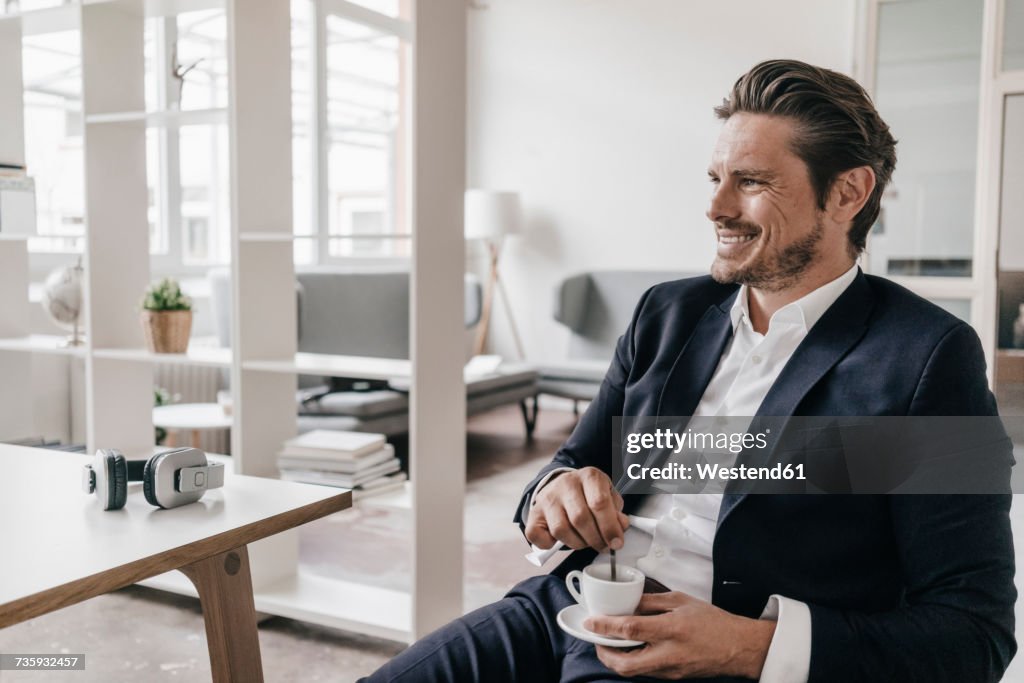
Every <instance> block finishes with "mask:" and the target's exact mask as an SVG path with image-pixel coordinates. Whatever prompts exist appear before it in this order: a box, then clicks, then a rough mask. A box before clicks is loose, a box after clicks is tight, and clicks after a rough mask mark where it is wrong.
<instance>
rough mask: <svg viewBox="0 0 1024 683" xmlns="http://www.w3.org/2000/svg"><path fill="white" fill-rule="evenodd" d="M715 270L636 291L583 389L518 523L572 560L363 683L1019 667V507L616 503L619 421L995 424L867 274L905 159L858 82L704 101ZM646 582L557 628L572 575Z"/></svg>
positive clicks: (957, 325) (887, 501)
mask: <svg viewBox="0 0 1024 683" xmlns="http://www.w3.org/2000/svg"><path fill="white" fill-rule="evenodd" d="M715 111H716V113H717V115H718V116H719V117H720V118H721V119H723V120H724V122H725V123H724V125H723V128H722V131H721V134H720V136H719V139H718V143H717V145H716V146H715V151H714V153H713V155H712V159H711V163H710V166H709V168H708V174H709V177H710V180H711V186H712V191H711V201H710V204H709V208H708V212H707V215H708V218H709V219H710V220H711V222H712V224H713V227H714V234H715V238H716V240H717V253H716V257H715V260H714V263H713V264H712V267H711V276H710V277H699V278H691V279H686V280H679V281H675V282H668V283H663V284H661V285H658V286H656V287H653V288H652V289H650V290H648V291H647V292H646V293H645V294H644V296H643V297H642V298H641V300H640V302H639V303H638V305H637V307H636V311H635V313H634V315H633V318H632V320H631V321H630V323H629V326H628V328H627V329H626V331H625V333H624V334H623V336H622V337H621V338H620V340H619V343H618V345H617V347H616V350H615V355H614V358H613V359H612V362H611V366H610V367H609V369H608V373H607V375H606V377H605V380H604V382H603V384H602V387H601V390H600V392H599V394H598V396H597V398H596V399H595V400H594V401H593V402H592V403H591V405H590V407H589V408H588V410H587V411H586V413H585V414H584V415H583V417H582V418H581V419H580V422H579V424H578V425H577V427H576V429H575V430H574V431H573V434H572V435H571V436H570V437H569V439H568V440H567V441H566V443H565V444H564V445H563V446H562V448H560V449H559V451H558V453H557V454H556V455H555V457H554V459H553V460H552V462H551V463H550V464H549V465H547V466H546V467H545V468H544V469H542V470H541V472H540V473H539V474H538V475H537V477H536V478H535V479H534V480H533V481H532V482H531V483H530V484H529V486H527V489H526V492H525V494H524V497H523V500H522V501H521V504H520V507H519V509H518V511H517V514H516V521H517V522H519V523H520V524H521V525H522V526H523V529H524V532H525V535H526V537H527V539H528V540H530V541H531V542H533V543H535V544H536V545H538V546H540V547H542V548H546V547H551V546H552V545H553V544H554V543H555V542H556V541H560V542H562V543H564V544H565V545H567V546H569V547H570V548H573V549H575V550H576V552H573V553H571V554H570V555H569V557H568V558H566V560H565V561H564V562H563V563H562V564H561V565H560V566H559V567H558V569H556V570H555V572H553V574H551V575H548V576H539V577H534V578H532V579H529V580H527V581H524V582H523V583H521V584H519V585H518V586H516V587H515V588H514V589H513V590H512V591H511V592H510V593H509V594H508V595H507V596H506V597H505V598H504V599H502V600H501V601H499V602H497V603H495V604H493V605H490V606H488V607H485V608H482V609H480V610H477V611H475V612H473V613H471V614H468V615H466V616H465V617H462V618H461V619H458V620H456V621H455V622H453V623H451V624H449V625H448V626H446V627H444V628H442V629H440V630H439V631H437V632H435V633H433V634H431V635H429V636H427V637H426V638H424V639H423V640H421V641H420V642H418V643H416V644H414V645H413V646H412V647H411V648H409V650H407V651H405V652H404V653H402V654H401V655H399V656H398V657H397V658H395V660H393V661H392V662H390V663H389V664H387V665H385V666H384V667H383V668H382V669H381V670H380V671H378V672H377V673H376V674H374V675H373V676H372V677H370V678H369V679H368V680H370V681H488V682H492V681H531V682H532V681H552V682H555V681H558V682H560V683H570V682H580V683H582V682H583V681H623V680H647V679H649V678H656V679H714V680H760V681H762V682H763V683H804V682H807V681H810V682H814V683H818V682H822V683H824V682H827V683H837V682H842V681H862V682H865V683H867V682H871V683H874V682H877V681H901V682H902V681H927V682H928V683H935V682H937V681H949V682H951V683H953V682H956V683H961V682H963V681H971V682H972V683H973V682H980V681H997V680H999V678H1000V677H1001V675H1002V673H1003V671H1004V670H1005V669H1006V666H1007V665H1008V663H1009V661H1010V659H1011V658H1012V656H1013V654H1014V653H1015V651H1016V643H1015V641H1014V636H1013V632H1014V614H1013V606H1014V602H1015V600H1016V592H1015V589H1014V585H1013V573H1014V555H1013V546H1012V539H1011V535H1010V525H1009V517H1008V513H1009V506H1010V497H1009V496H1008V495H958V496H930V495H903V496H897V495H888V496H885V495H861V496H824V495H743V494H738V493H731V492H730V491H729V489H726V491H725V492H724V493H705V494H701V495H668V494H664V495H646V496H640V495H626V496H625V497H624V496H623V495H621V494H620V490H619V489H620V488H621V487H617V486H616V485H615V483H613V482H612V480H611V473H612V461H613V457H615V455H616V454H617V453H618V445H617V444H616V443H615V442H614V438H613V424H612V423H613V420H614V418H615V417H616V416H691V415H692V416H697V417H723V416H751V415H764V416H833V415H834V416H876V415H884V416H900V415H904V416H975V415H982V416H984V415H995V414H996V407H995V401H994V399H993V397H992V394H991V393H990V392H989V390H988V386H987V382H986V377H985V363H984V356H983V353H982V350H981V346H980V343H979V341H978V338H977V336H976V335H975V333H974V332H973V330H972V329H971V328H970V327H969V326H968V325H966V324H965V323H963V322H962V321H960V320H958V319H956V318H955V317H953V316H951V315H949V314H947V313H946V312H944V311H942V310H941V309H939V308H938V307H936V306H934V305H933V304H930V303H928V302H927V301H924V300H923V299H921V298H919V297H917V296H915V295H914V294H912V293H910V292H909V291H907V290H905V289H903V288H901V287H898V286H897V285H895V284H893V283H891V282H889V281H887V280H884V279H882V278H877V277H871V276H867V275H865V274H863V273H862V272H860V270H859V269H858V268H857V266H856V260H857V258H858V256H859V254H860V252H861V251H862V250H863V249H864V246H865V240H866V237H867V233H868V231H869V230H870V228H871V225H872V224H873V223H874V221H875V219H876V218H877V216H878V212H879V206H880V201H881V195H882V191H883V190H884V188H885V186H886V184H887V183H888V181H889V178H890V177H891V175H892V172H893V169H894V167H895V163H896V156H895V141H894V140H893V138H892V136H891V135H890V133H889V130H888V127H887V126H886V124H885V122H884V121H882V119H881V118H880V117H879V115H878V113H877V111H875V109H874V106H873V105H872V103H871V101H870V99H869V98H868V96H867V95H866V94H865V92H864V91H863V89H862V88H861V87H860V86H859V85H857V83H856V82H854V81H853V80H852V79H850V78H848V77H846V76H843V75H841V74H838V73H835V72H832V71H829V70H826V69H821V68H818V67H814V66H811V65H808V64H804V63H801V62H796V61H785V60H775V61H769V62H764V63H762V64H758V65H757V66H755V67H754V68H753V69H751V71H750V72H748V73H747V74H745V75H743V76H742V77H741V78H740V79H739V80H738V81H737V82H736V84H735V86H734V87H733V89H732V92H731V93H730V94H729V97H728V98H727V99H726V100H725V101H724V103H723V104H722V105H721V106H720V107H718V108H716V110H715ZM608 549H615V550H616V551H617V556H618V558H619V561H620V562H623V563H626V564H630V565H634V566H636V567H637V568H639V569H640V570H641V571H643V572H644V574H645V575H646V576H647V577H648V579H649V580H650V582H649V588H650V589H651V591H652V592H651V593H649V594H646V595H644V597H643V599H642V600H641V603H640V606H639V608H638V611H637V615H635V616H629V617H594V618H591V619H589V620H588V621H587V622H586V624H585V626H586V627H587V628H589V629H590V630H591V631H593V632H596V633H599V634H603V635H607V636H615V637H621V638H627V639H631V640H638V641H642V642H643V643H645V645H644V646H643V647H640V648H636V649H616V648H610V647H604V646H597V647H595V646H594V645H591V644H589V643H587V642H584V641H582V640H578V639H576V638H574V637H573V636H571V635H569V634H567V633H565V632H564V631H562V630H561V628H560V627H559V626H558V624H557V621H556V615H557V614H558V613H559V611H561V610H563V609H565V608H566V607H568V606H570V605H572V604H573V600H572V598H571V597H570V596H569V594H568V591H567V590H566V587H565V583H564V576H565V574H566V573H567V572H569V571H570V570H572V569H578V568H581V567H584V566H586V565H589V564H593V563H603V562H607V561H608V557H607V551H608Z"/></svg>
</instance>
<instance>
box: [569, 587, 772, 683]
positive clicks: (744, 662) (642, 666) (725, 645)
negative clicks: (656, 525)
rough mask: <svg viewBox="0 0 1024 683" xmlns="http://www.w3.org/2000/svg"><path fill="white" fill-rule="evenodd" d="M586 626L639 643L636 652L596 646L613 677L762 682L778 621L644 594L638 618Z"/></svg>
mask: <svg viewBox="0 0 1024 683" xmlns="http://www.w3.org/2000/svg"><path fill="white" fill-rule="evenodd" d="M584 626H586V627H587V628H588V629H590V630H591V631H593V632H594V633H598V634H601V635H606V636H615V637H618V638H627V639H629V640H640V641H643V642H645V643H647V645H645V646H644V647H642V648H638V649H635V650H623V649H620V648H613V647H604V646H601V645H598V646H597V656H598V658H599V659H600V660H601V661H602V662H603V663H604V665H605V666H607V667H608V668H609V669H611V670H612V671H615V672H616V673H618V674H620V675H622V676H626V677H627V678H631V677H633V676H651V677H654V678H669V679H674V678H698V677H701V678H702V677H711V676H742V677H746V678H753V679H755V680H756V679H758V678H760V676H761V669H762V668H763V667H764V660H765V657H767V655H768V646H769V645H771V642H772V636H773V635H774V634H775V622H774V621H762V620H758V619H748V618H746V617H741V616H737V615H735V614H732V613H730V612H726V611H725V610H723V609H720V608H718V607H715V606H714V605H712V604H710V603H707V602H704V601H703V600H698V599H697V598H694V597H692V596H690V595H687V594H685V593H677V592H672V593H646V594H644V596H643V598H641V600H640V605H639V606H638V607H637V613H636V615H633V616H626V617H590V618H588V619H587V620H586V621H585V622H584Z"/></svg>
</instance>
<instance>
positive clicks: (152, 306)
mask: <svg viewBox="0 0 1024 683" xmlns="http://www.w3.org/2000/svg"><path fill="white" fill-rule="evenodd" d="M139 317H140V319H141V320H142V330H143V332H144V334H145V335H146V346H148V347H149V350H150V351H153V352H154V353H185V351H187V350H188V338H189V335H190V334H191V333H192V301H191V300H190V299H189V298H188V297H187V296H185V295H184V294H182V293H181V287H180V286H179V285H178V282H177V281H176V280H174V279H172V278H164V279H163V280H161V281H160V282H155V283H153V284H152V285H150V286H149V288H148V289H147V290H146V295H145V296H144V297H143V299H142V312H141V313H140V316H139Z"/></svg>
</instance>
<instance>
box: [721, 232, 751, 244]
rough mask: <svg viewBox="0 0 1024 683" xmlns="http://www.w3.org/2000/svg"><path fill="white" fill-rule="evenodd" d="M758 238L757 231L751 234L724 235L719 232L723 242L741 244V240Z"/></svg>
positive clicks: (746, 240) (748, 240)
mask: <svg viewBox="0 0 1024 683" xmlns="http://www.w3.org/2000/svg"><path fill="white" fill-rule="evenodd" d="M756 238H757V233H750V234H749V235H723V234H721V233H719V235H718V241H719V242H721V243H722V244H739V243H740V242H750V241H751V240H753V239H756Z"/></svg>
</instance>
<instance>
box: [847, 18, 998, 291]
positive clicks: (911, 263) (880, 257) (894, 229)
mask: <svg viewBox="0 0 1024 683" xmlns="http://www.w3.org/2000/svg"><path fill="white" fill-rule="evenodd" d="M982 9H983V1H982V0H910V1H907V2H898V3H896V2H894V3H888V2H887V3H883V4H880V5H879V9H878V43H877V55H876V56H877V60H876V63H877V71H876V77H875V101H876V104H877V106H878V109H879V111H880V112H881V114H882V116H883V118H884V119H885V120H886V121H887V122H888V123H889V125H890V127H891V129H892V132H893V135H894V136H895V137H896V139H897V140H898V142H899V144H898V146H897V155H898V159H899V161H898V163H897V165H896V172H895V174H894V176H893V182H892V184H891V185H890V187H889V188H888V190H887V191H886V195H885V197H884V198H883V202H882V212H881V215H880V216H879V220H878V223H877V224H876V225H875V227H874V229H873V231H872V236H871V239H870V242H869V243H868V256H867V258H868V259H869V264H870V268H871V270H872V271H873V272H875V273H879V274H883V275H904V276H939V277H970V276H971V274H972V265H973V263H972V257H973V245H974V202H975V197H974V184H975V169H976V165H977V161H976V158H977V140H978V128H977V127H978V101H979V100H978V98H979V85H980V74H981V36H982Z"/></svg>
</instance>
